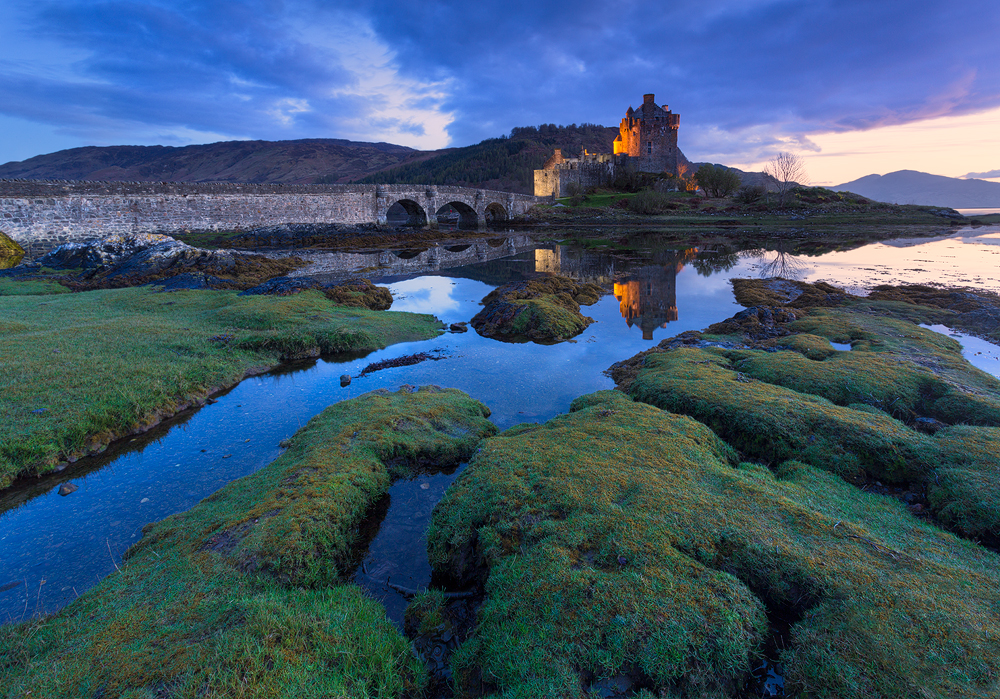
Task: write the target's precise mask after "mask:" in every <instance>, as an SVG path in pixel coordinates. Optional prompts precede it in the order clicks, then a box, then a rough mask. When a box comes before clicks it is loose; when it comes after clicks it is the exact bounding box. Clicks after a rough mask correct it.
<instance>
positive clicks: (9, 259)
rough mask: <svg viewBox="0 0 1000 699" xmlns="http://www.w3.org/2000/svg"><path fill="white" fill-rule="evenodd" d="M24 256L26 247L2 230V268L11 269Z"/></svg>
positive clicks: (0, 265)
mask: <svg viewBox="0 0 1000 699" xmlns="http://www.w3.org/2000/svg"><path fill="white" fill-rule="evenodd" d="M23 258H24V249H23V248H22V247H21V246H20V245H18V244H17V243H16V242H14V241H13V240H11V239H10V238H8V237H7V236H6V235H5V234H4V232H3V231H0V269H9V268H11V267H14V266H15V265H17V264H18V263H19V262H20V261H21V260H22V259H23Z"/></svg>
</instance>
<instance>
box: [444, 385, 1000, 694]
mask: <svg viewBox="0 0 1000 699" xmlns="http://www.w3.org/2000/svg"><path fill="white" fill-rule="evenodd" d="M573 411H574V412H572V413H570V414H569V415H565V416H560V417H557V418H555V419H553V420H550V421H549V422H548V423H546V424H544V425H531V426H519V427H515V428H513V429H511V430H508V431H507V432H504V433H503V434H501V435H500V436H498V437H496V438H493V439H490V440H488V441H487V442H485V443H484V444H483V445H482V449H481V451H480V452H479V453H478V454H477V455H476V457H475V458H474V460H473V461H472V463H471V465H470V467H469V468H468V469H467V470H466V471H465V473H463V475H462V476H461V477H460V478H459V479H458V481H456V483H455V485H454V486H453V487H452V488H451V489H450V490H449V491H448V492H447V493H446V495H445V498H444V499H443V500H442V502H441V504H440V505H439V506H438V508H437V510H435V513H434V522H433V526H432V528H431V531H430V533H429V550H430V553H431V560H432V563H434V565H435V566H436V567H438V568H440V569H442V570H446V571H448V572H450V573H451V574H452V575H453V576H456V577H469V576H475V575H486V576H488V577H487V579H486V585H485V590H486V601H485V602H484V604H483V606H482V607H481V609H480V612H479V619H478V626H477V628H476V630H475V632H474V634H473V636H472V637H471V638H470V640H469V641H467V642H466V644H465V645H464V646H462V647H461V648H460V649H459V651H458V652H457V654H456V657H455V661H454V669H455V671H456V677H457V678H458V680H459V682H458V689H459V696H473V695H476V694H477V692H479V691H483V690H485V691H486V692H488V693H492V695H493V696H503V697H535V696H566V697H582V696H585V695H586V691H587V689H588V687H593V686H594V685H593V684H592V683H596V681H598V680H600V679H602V678H614V680H615V682H617V683H619V684H618V686H622V684H625V685H630V686H631V688H632V689H640V688H642V689H646V690H649V691H650V692H651V693H654V694H655V693H659V696H668V697H682V696H683V697H737V696H745V695H744V694H743V693H742V691H743V686H742V679H743V677H744V676H745V673H747V672H749V670H750V669H751V667H752V666H753V665H754V664H755V663H756V661H755V660H754V658H755V657H757V654H758V653H760V652H761V651H762V650H763V647H764V636H765V634H766V633H767V621H766V618H765V611H768V612H770V613H771V614H772V615H773V616H775V617H784V618H785V619H786V620H787V621H791V622H794V623H793V624H792V626H791V631H790V634H789V635H788V637H786V639H785V641H786V644H787V645H786V646H785V647H784V649H783V650H782V651H781V652H780V656H779V658H778V660H780V662H781V664H782V666H783V668H784V678H785V689H786V693H787V694H789V695H791V696H804V697H831V698H832V697H838V698H840V699H853V698H855V697H857V698H860V697H866V698H867V697H885V698H887V699H888V698H889V697H892V698H895V697H901V696H928V697H930V696H948V697H986V696H992V695H993V694H995V693H996V692H997V691H998V689H1000V680H998V678H1000V621H998V617H997V614H996V610H997V609H998V605H1000V575H998V572H997V571H998V563H1000V559H998V558H997V556H996V555H995V554H992V553H990V552H988V551H986V550H984V549H982V548H981V547H978V546H975V545H973V544H970V543H968V542H965V541H962V540H961V539H958V538H956V537H955V536H953V535H951V534H947V533H945V532H943V531H941V530H940V529H938V528H936V527H934V526H932V525H930V524H927V523H924V522H921V521H919V520H916V519H914V518H913V517H911V516H910V515H909V514H908V513H907V512H906V511H905V509H904V508H903V506H902V505H901V504H899V503H897V502H895V501H892V500H888V499H885V498H881V497H878V496H874V495H868V494H865V493H862V492H860V491H858V490H857V489H856V488H854V487H852V486H850V485H848V484H846V483H844V482H843V481H841V480H840V479H839V478H837V477H835V476H833V475H831V474H828V473H826V472H823V471H820V470H818V469H815V468H812V467H810V466H808V465H805V464H801V463H798V462H786V463H784V464H782V465H781V466H780V467H779V468H778V469H777V471H776V474H777V475H776V474H775V473H772V472H771V471H770V470H768V469H766V468H763V467H761V466H756V465H751V464H745V463H737V461H736V456H735V453H734V452H733V450H732V449H731V448H729V447H728V446H727V445H726V444H724V443H723V442H722V441H721V440H720V439H718V437H717V436H716V435H714V434H713V433H712V432H711V431H710V430H708V429H706V428H705V427H704V426H703V425H701V424H699V423H697V422H695V421H693V420H690V419H688V418H685V417H681V416H678V415H671V414H669V413H666V412H663V411H660V410H658V409H656V408H653V407H652V406H648V405H643V404H640V403H633V402H632V401H630V400H629V399H628V398H627V397H626V396H624V395H622V394H620V393H614V392H603V393H599V394H594V395H591V396H586V397H584V399H581V400H579V401H577V402H576V403H574V405H573Z"/></svg>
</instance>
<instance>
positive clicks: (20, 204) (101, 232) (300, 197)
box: [0, 180, 535, 255]
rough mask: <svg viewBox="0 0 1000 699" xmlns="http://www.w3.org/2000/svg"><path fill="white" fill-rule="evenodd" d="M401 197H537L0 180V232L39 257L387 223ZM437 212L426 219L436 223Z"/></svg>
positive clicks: (478, 200) (513, 204) (507, 200)
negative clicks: (146, 240) (175, 238)
mask: <svg viewBox="0 0 1000 699" xmlns="http://www.w3.org/2000/svg"><path fill="white" fill-rule="evenodd" d="M400 200H407V201H415V202H416V203H418V204H419V205H421V206H422V207H424V208H432V207H433V206H435V205H437V206H438V207H440V206H442V205H444V204H447V203H451V202H456V203H459V204H465V205H466V206H468V207H469V208H471V209H472V210H474V211H475V212H476V214H477V217H478V220H479V222H480V223H481V222H482V221H483V220H484V218H485V215H486V209H487V208H488V207H493V210H496V207H497V206H500V207H502V209H503V212H504V213H505V214H506V216H507V217H513V216H518V215H523V214H524V213H525V212H526V211H527V210H528V209H529V208H530V207H531V206H532V205H533V204H534V203H535V198H534V197H530V196H526V195H517V194H511V193H509V192H494V191H489V190H477V189H469V188H465V187H433V188H429V187H426V186H421V185H266V184H263V185H262V184H231V183H204V184H202V183H162V184H161V183H147V182H41V181H29V180H0V231H3V232H4V233H5V234H6V235H7V236H8V237H9V238H11V239H13V240H15V241H16V242H18V243H19V244H20V245H21V247H23V248H24V249H25V250H27V251H28V252H29V253H30V254H32V255H34V254H37V253H39V252H44V251H45V250H48V249H50V248H52V247H54V246H56V245H59V244H61V243H65V242H69V241H82V240H87V239H90V238H99V237H103V236H107V235H112V234H115V233H130V232H157V233H171V232H180V231H186V230H187V231H190V230H246V229H249V228H254V227H257V226H267V225H277V224H281V223H343V224H361V223H377V222H383V223H384V222H385V216H386V211H387V210H388V209H389V207H390V206H392V204H393V203H395V202H396V201H400ZM434 214H435V211H429V212H428V216H427V219H428V221H430V222H432V223H434V222H436V218H435V215H434Z"/></svg>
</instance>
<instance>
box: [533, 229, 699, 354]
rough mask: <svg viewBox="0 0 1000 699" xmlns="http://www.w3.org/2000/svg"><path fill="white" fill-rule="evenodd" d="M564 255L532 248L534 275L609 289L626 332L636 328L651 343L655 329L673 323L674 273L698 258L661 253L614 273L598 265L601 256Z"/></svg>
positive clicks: (689, 252) (694, 252)
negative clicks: (564, 277)
mask: <svg viewBox="0 0 1000 699" xmlns="http://www.w3.org/2000/svg"><path fill="white" fill-rule="evenodd" d="M565 252H566V249H565V248H564V247H563V246H558V245H557V246H554V247H553V248H552V249H546V248H536V249H535V271H536V272H548V273H552V274H568V275H570V276H573V277H575V278H577V279H580V280H581V281H589V282H594V283H597V284H601V285H602V286H605V287H607V286H608V285H613V289H614V295H615V298H616V299H618V304H619V308H620V309H621V314H622V318H624V319H625V322H626V323H628V326H629V327H630V328H631V327H633V326H636V325H638V326H639V328H640V329H641V330H642V338H643V339H644V340H652V339H653V331H654V330H655V329H656V328H665V327H667V323H670V322H672V321H675V320H677V317H678V315H677V273H678V272H680V271H681V270H682V269H684V265H686V264H687V263H689V262H691V261H692V260H694V259H695V258H696V257H697V256H698V249H697V248H688V249H686V250H663V251H659V252H658V253H657V254H655V255H654V259H653V260H650V262H652V263H653V264H646V265H643V266H629V267H628V268H627V269H625V270H616V269H615V265H614V264H611V265H607V264H606V263H605V264H601V263H600V262H598V260H600V259H601V256H594V257H591V256H589V255H584V256H582V257H577V256H572V257H568V256H567V255H566V254H565ZM588 258H589V259H588ZM595 262H598V264H596V265H595V264H594V263H595ZM588 263H589V264H588Z"/></svg>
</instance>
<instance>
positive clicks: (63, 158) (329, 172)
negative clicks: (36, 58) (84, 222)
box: [0, 138, 423, 184]
mask: <svg viewBox="0 0 1000 699" xmlns="http://www.w3.org/2000/svg"><path fill="white" fill-rule="evenodd" d="M421 155H423V153H421V151H416V150H413V149H412V148H407V147H405V146H396V145H392V144H390V143H356V142H353V141H344V140H337V139H330V138H312V139H303V140H299V141H226V142H222V143H207V144H204V145H197V146H184V147H182V148H174V147H170V146H107V147H95V146H89V147H86V148H71V149H69V150H62V151H58V152H56V153H49V154H47V155H39V156H37V157H34V158H29V159H28V160H25V161H23V162H12V163H7V164H5V165H0V178H11V179H15V178H20V179H28V180H50V179H54V180H111V181H126V182H258V183H285V184H310V183H312V182H314V181H316V179H317V178H319V177H323V178H324V179H325V181H329V182H349V181H351V180H353V179H357V178H359V177H364V176H365V175H367V174H368V173H370V172H375V171H377V170H381V169H383V168H387V167H391V166H394V165H398V164H399V163H401V162H406V161H407V160H409V159H411V158H413V157H419V156H421Z"/></svg>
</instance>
